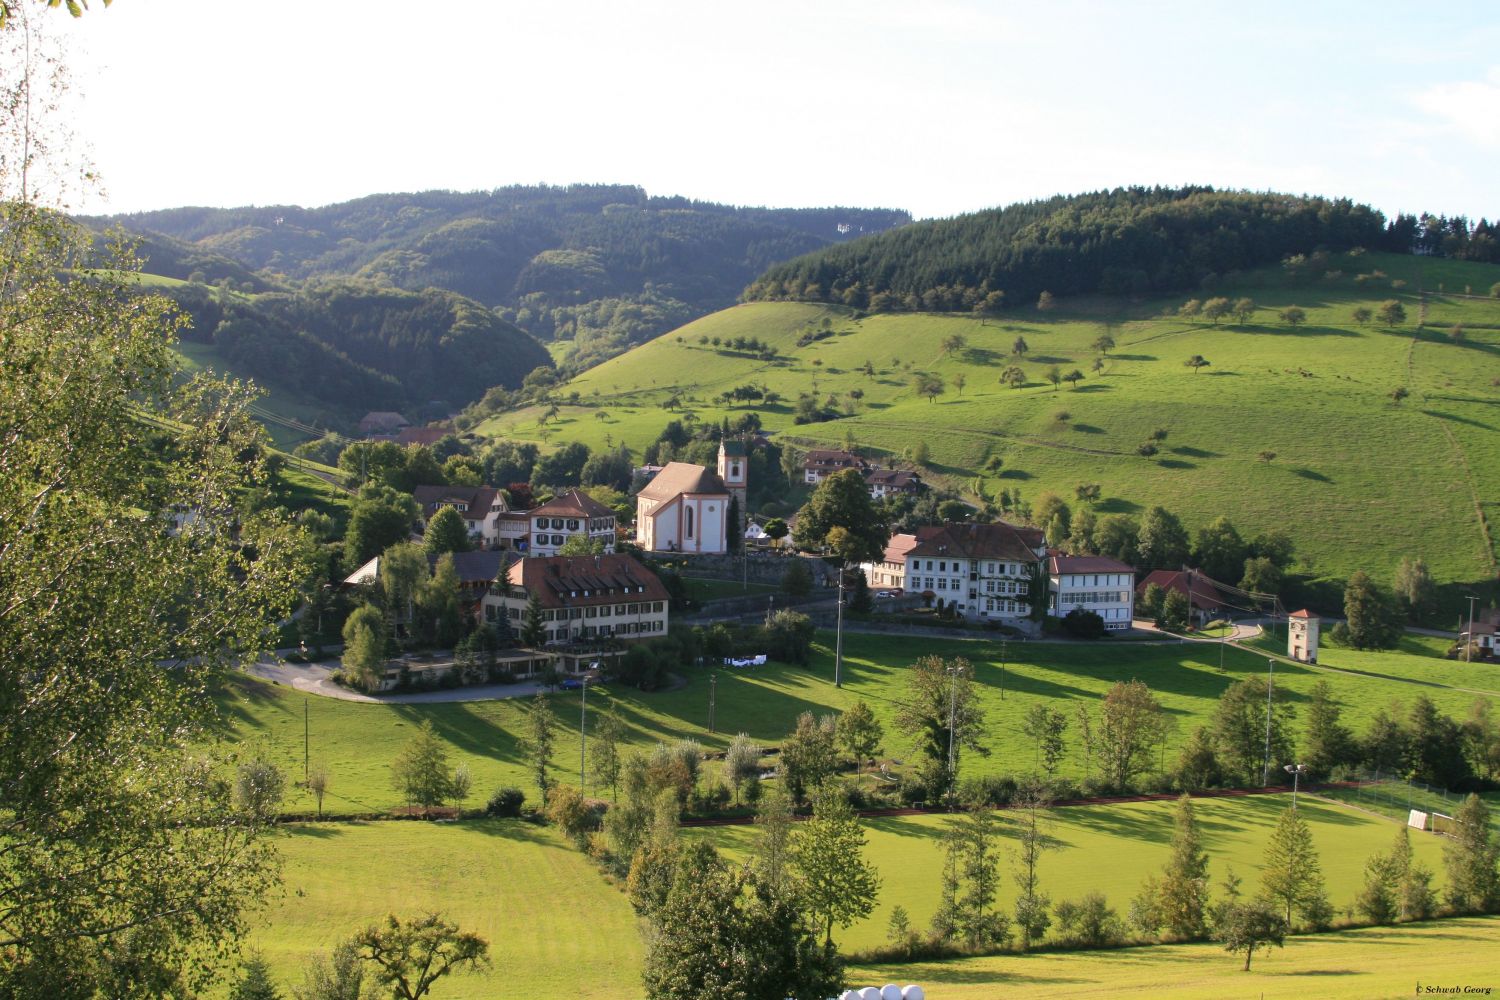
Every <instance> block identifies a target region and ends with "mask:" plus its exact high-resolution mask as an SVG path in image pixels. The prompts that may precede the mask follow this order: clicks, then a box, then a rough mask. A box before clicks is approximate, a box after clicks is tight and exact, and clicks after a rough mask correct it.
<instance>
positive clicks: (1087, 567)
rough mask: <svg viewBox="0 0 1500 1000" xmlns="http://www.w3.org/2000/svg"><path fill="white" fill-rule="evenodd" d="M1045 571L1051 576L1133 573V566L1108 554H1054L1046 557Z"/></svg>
mask: <svg viewBox="0 0 1500 1000" xmlns="http://www.w3.org/2000/svg"><path fill="white" fill-rule="evenodd" d="M1047 572H1048V573H1050V574H1052V575H1053V576H1062V575H1063V574H1064V573H1134V572H1135V567H1134V566H1129V565H1126V564H1125V563H1122V562H1120V560H1118V559H1110V558H1109V557H1108V556H1061V555H1054V556H1048V557H1047Z"/></svg>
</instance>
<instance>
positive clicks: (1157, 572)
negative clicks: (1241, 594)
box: [1135, 569, 1230, 611]
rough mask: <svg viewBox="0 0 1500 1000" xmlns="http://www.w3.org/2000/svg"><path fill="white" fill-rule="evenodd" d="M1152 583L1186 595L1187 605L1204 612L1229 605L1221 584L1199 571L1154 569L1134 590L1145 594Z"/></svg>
mask: <svg viewBox="0 0 1500 1000" xmlns="http://www.w3.org/2000/svg"><path fill="white" fill-rule="evenodd" d="M1153 583H1154V584H1156V585H1157V586H1158V587H1161V588H1162V589H1163V590H1175V591H1177V592H1178V593H1179V594H1186V595H1187V599H1188V603H1190V604H1191V605H1192V606H1193V607H1195V608H1201V609H1203V610H1205V611H1208V610H1212V609H1214V608H1222V607H1226V606H1228V605H1229V603H1230V601H1229V598H1228V597H1226V596H1225V592H1224V590H1223V589H1221V588H1222V587H1223V584H1221V583H1219V582H1218V581H1217V580H1214V579H1212V578H1210V577H1208V576H1206V575H1204V573H1203V572H1202V571H1201V570H1195V569H1188V570H1170V569H1154V570H1152V571H1151V572H1150V573H1147V574H1146V578H1145V579H1144V580H1142V581H1141V582H1140V583H1138V584H1136V588H1135V589H1136V590H1137V591H1139V592H1140V593H1141V594H1145V593H1146V588H1147V587H1149V586H1151V585H1152V584H1153Z"/></svg>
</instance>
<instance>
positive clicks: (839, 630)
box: [833, 560, 844, 688]
mask: <svg viewBox="0 0 1500 1000" xmlns="http://www.w3.org/2000/svg"><path fill="white" fill-rule="evenodd" d="M833 636H834V638H833V686H834V687H836V688H841V687H843V686H844V562H843V560H840V561H839V610H838V624H837V625H836V626H835V628H834V633H833Z"/></svg>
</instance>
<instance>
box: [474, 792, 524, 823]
mask: <svg viewBox="0 0 1500 1000" xmlns="http://www.w3.org/2000/svg"><path fill="white" fill-rule="evenodd" d="M525 802H526V793H525V792H523V791H521V790H520V789H519V788H500V789H496V791H495V794H494V795H491V796H490V800H489V801H488V802H486V803H485V805H484V814H485V815H486V816H503V817H514V816H519V815H521V806H522V805H523V804H524V803H525Z"/></svg>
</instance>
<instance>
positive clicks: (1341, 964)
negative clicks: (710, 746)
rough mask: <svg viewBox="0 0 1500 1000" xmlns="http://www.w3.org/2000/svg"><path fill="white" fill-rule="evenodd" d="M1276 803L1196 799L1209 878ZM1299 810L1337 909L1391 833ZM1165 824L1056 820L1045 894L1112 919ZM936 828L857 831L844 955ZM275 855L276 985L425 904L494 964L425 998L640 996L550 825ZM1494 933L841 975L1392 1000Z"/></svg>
mask: <svg viewBox="0 0 1500 1000" xmlns="http://www.w3.org/2000/svg"><path fill="white" fill-rule="evenodd" d="M1286 798H1287V797H1286V796H1274V797H1262V798H1253V799H1240V800H1200V801H1199V802H1198V803H1197V810H1198V818H1199V822H1200V825H1201V827H1202V828H1203V831H1204V836H1205V845H1206V847H1207V849H1208V850H1209V852H1210V853H1211V855H1212V856H1213V863H1212V868H1213V876H1214V878H1215V879H1217V878H1219V877H1220V876H1221V874H1222V873H1223V871H1224V870H1225V869H1226V867H1228V866H1230V865H1232V866H1233V867H1234V869H1235V871H1236V872H1237V873H1238V874H1240V875H1241V876H1243V877H1244V878H1245V889H1246V890H1253V888H1254V887H1255V886H1256V885H1257V884H1258V876H1257V873H1256V867H1257V865H1258V863H1259V861H1260V857H1261V854H1262V853H1263V851H1264V846H1265V840H1266V837H1267V835H1268V834H1269V831H1270V827H1271V825H1272V824H1273V823H1274V819H1275V815H1276V813H1277V811H1278V810H1279V809H1280V808H1283V807H1284V805H1285V800H1286ZM1301 808H1302V809H1303V810H1304V815H1305V818H1306V819H1307V820H1308V823H1309V826H1310V827H1311V829H1312V832H1313V838H1314V842H1315V843H1316V844H1317V846H1318V848H1319V850H1320V852H1321V854H1322V862H1323V869H1324V873H1325V875H1326V877H1327V881H1328V887H1329V894H1330V896H1331V898H1332V900H1333V902H1334V904H1335V905H1336V906H1340V907H1341V906H1342V905H1343V904H1344V903H1346V902H1347V901H1348V899H1349V898H1350V897H1352V895H1353V893H1354V892H1355V891H1356V889H1357V886H1358V884H1359V881H1360V877H1361V871H1362V866H1363V863H1364V860H1365V858H1366V857H1367V856H1368V854H1370V853H1373V852H1375V851H1386V850H1388V849H1389V847H1390V842H1391V839H1392V837H1393V836H1394V832H1395V830H1396V824H1394V823H1391V822H1387V821H1384V820H1380V819H1376V818H1372V817H1369V816H1366V815H1363V814H1361V813H1358V812H1356V811H1353V810H1349V809H1343V808H1338V807H1334V806H1330V805H1327V804H1323V803H1318V802H1314V801H1311V800H1309V799H1307V798H1303V799H1302V800H1301ZM1171 815H1172V804H1171V803H1140V804H1133V805H1127V806H1119V807H1077V808H1065V809H1058V810H1055V811H1054V814H1053V819H1054V823H1053V828H1052V834H1053V835H1054V836H1055V837H1057V838H1058V840H1059V841H1060V842H1061V843H1062V845H1063V849H1062V850H1059V851H1054V852H1051V853H1049V854H1046V855H1044V859H1043V862H1042V878H1043V888H1044V890H1045V891H1047V892H1048V893H1049V894H1050V895H1051V897H1052V899H1053V900H1054V901H1058V900H1062V899H1073V898H1077V897H1079V896H1081V895H1083V893H1085V892H1088V891H1090V890H1092V889H1099V890H1101V891H1103V892H1104V893H1105V894H1106V895H1107V897H1108V898H1109V901H1110V903H1111V904H1112V905H1114V906H1115V907H1116V908H1117V909H1118V910H1121V911H1123V910H1124V909H1125V908H1126V906H1127V905H1128V901H1129V898H1130V896H1131V895H1133V894H1134V893H1135V891H1136V890H1137V889H1138V888H1139V882H1140V879H1141V878H1142V877H1143V876H1144V875H1145V874H1146V872H1148V871H1151V870H1154V869H1156V868H1159V867H1160V865H1161V864H1162V863H1163V861H1164V860H1165V859H1166V856H1167V839H1168V838H1169V837H1170V833H1171ZM942 823H943V820H942V819H941V818H938V817H915V818H900V819H889V820H877V821H873V822H870V823H867V825H866V829H867V832H868V833H869V841H870V842H869V847H868V848H867V851H868V856H869V857H871V858H872V859H873V860H875V861H876V863H877V864H878V865H879V866H880V867H881V869H882V874H883V878H884V885H883V887H882V891H881V901H880V904H879V906H878V907H877V909H876V911H875V913H874V914H873V915H872V917H871V918H870V919H868V920H866V921H863V922H861V923H860V924H858V925H856V926H855V927H853V928H851V929H850V930H849V931H847V932H844V933H842V934H840V935H839V941H840V943H841V945H843V946H845V947H859V946H861V945H864V944H876V943H879V941H880V940H881V939H882V938H883V936H884V924H885V920H886V919H887V916H888V913H889V909H890V907H891V906H893V905H895V903H896V902H904V905H906V906H907V908H908V909H909V910H910V911H911V914H912V917H913V919H914V920H916V921H918V922H925V920H926V919H927V918H928V917H930V915H931V910H932V907H933V905H934V904H935V902H936V886H937V881H938V871H937V868H938V858H939V851H940V848H939V845H938V844H937V841H936V836H935V835H936V833H937V832H938V830H939V829H940V828H941V826H942ZM752 834H753V828H752V827H733V828H719V829H716V830H712V831H705V830H692V831H688V835H689V836H711V837H712V838H713V839H714V841H715V842H716V843H718V844H719V846H721V847H722V848H724V849H725V850H727V851H728V852H729V853H730V854H732V855H738V854H743V852H744V850H745V846H746V843H747V841H748V838H749V837H750V836H751V835H752ZM1006 839H1007V840H1009V837H1008V836H1007V838H1006ZM1412 844H1413V848H1414V851H1415V855H1416V857H1417V858H1418V859H1419V860H1420V861H1422V862H1424V863H1425V864H1427V865H1429V866H1431V867H1432V868H1433V869H1434V870H1436V871H1438V872H1439V873H1441V867H1442V866H1441V857H1440V853H1441V852H1440V844H1439V843H1438V841H1437V839H1436V838H1434V837H1432V836H1429V835H1423V834H1417V835H1415V836H1414V837H1413V841H1412ZM276 846H277V848H278V849H279V851H280V853H281V855H282V858H283V859H284V861H285V886H286V893H285V895H284V896H283V897H282V899H280V900H279V901H276V902H274V903H273V905H272V906H271V907H270V908H269V909H268V911H267V912H266V913H265V914H264V916H263V918H262V919H261V921H260V924H259V928H258V929H257V930H256V931H255V932H254V934H253V936H252V938H251V940H250V942H249V943H250V946H251V947H253V948H257V949H260V950H261V951H262V952H263V953H264V955H265V956H266V958H267V959H268V960H269V962H270V963H271V966H272V971H273V975H274V976H275V978H276V979H277V980H278V981H279V982H280V983H281V984H282V985H283V986H290V985H292V984H295V983H298V982H300V980H301V974H302V968H303V965H304V963H305V962H306V961H307V959H308V958H310V957H311V956H313V955H315V954H318V953H326V951H327V950H328V949H329V948H331V947H332V946H333V944H334V943H335V942H337V941H338V940H339V939H341V938H343V937H347V936H348V935H349V934H351V933H352V932H354V931H355V930H357V929H358V928H360V927H362V926H364V925H366V924H368V923H371V922H373V921H376V920H379V919H381V918H383V917H384V916H385V914H386V913H397V914H401V915H411V914H416V913H420V912H423V911H425V910H429V909H431V910H438V911H440V912H442V913H444V914H445V915H446V916H447V917H448V918H449V919H451V920H455V921H457V922H458V923H459V924H460V926H462V927H465V928H466V929H471V930H475V931H477V932H478V933H480V934H481V935H483V936H484V937H485V938H487V939H488V940H489V941H490V955H491V958H492V960H493V967H492V969H491V970H490V971H489V972H488V973H486V974H483V975H478V976H467V975H466V976H454V977H450V978H448V979H446V980H443V981H442V982H441V983H440V984H439V985H438V987H437V988H436V989H435V990H434V991H433V996H434V997H435V998H443V997H501V996H536V997H543V996H546V997H553V996H579V997H619V996H634V995H637V994H638V993H639V989H640V987H639V976H640V965H641V962H642V959H643V956H644V949H643V945H642V942H641V938H640V935H639V932H638V930H637V926H636V920H635V917H634V915H633V914H632V913H631V911H630V906H629V904H628V903H627V902H626V900H625V896H624V894H623V893H622V892H621V891H620V890H619V889H617V888H615V887H613V886H610V885H609V884H607V883H606V882H605V881H604V879H603V878H602V877H601V876H600V875H599V873H598V872H597V870H595V868H594V867H593V865H592V864H591V863H590V862H589V861H588V860H587V859H586V858H585V857H584V856H583V855H582V854H580V853H579V852H578V851H577V850H575V849H573V848H572V847H571V846H568V845H566V844H565V843H564V842H563V841H562V839H561V838H560V837H558V836H557V835H556V834H555V833H554V832H553V831H551V830H549V829H546V828H539V827H535V826H531V825H529V824H527V823H524V822H521V821H518V820H495V821H477V822H476V821H470V822H464V823H441V824H434V823H371V824H316V825H312V824H309V825H293V826H289V827H286V828H283V829H281V830H279V831H278V832H277V833H276ZM1122 862H1123V863H1122ZM1438 881H1439V883H1441V882H1442V875H1441V874H1439V876H1438ZM1013 900H1014V889H1013V887H1012V886H1010V885H1009V884H1008V882H1007V885H1006V886H1005V887H1004V888H1003V890H1002V892H1001V895H1000V904H1001V905H1002V906H1004V907H1007V908H1008V907H1009V906H1010V905H1011V903H1012V902H1013ZM563 902H565V904H566V905H559V903H563ZM1497 939H1500V920H1497V919H1496V918H1489V919H1487V920H1484V919H1474V920H1462V921H1443V922H1440V923H1436V924H1429V925H1422V926H1406V927H1392V928H1380V929H1373V930H1369V931H1355V932H1346V933H1344V934H1339V935H1317V936H1312V937H1307V938H1292V939H1289V940H1288V942H1287V946H1286V948H1285V949H1284V950H1282V951H1278V952H1276V953H1274V954H1273V955H1271V956H1261V957H1257V958H1256V960H1255V964H1254V968H1253V971H1252V973H1251V976H1250V977H1244V976H1243V974H1241V973H1239V965H1240V963H1239V962H1238V961H1237V960H1235V959H1234V958H1233V957H1231V956H1229V955H1226V954H1224V952H1223V951H1222V950H1221V949H1220V948H1218V947H1217V946H1214V945H1182V946H1173V947H1169V948H1133V949H1129V950H1125V951H1113V952H1094V953H1088V952H1084V953H1066V952H1065V953H1054V954H1042V955H1030V956H1019V955H1006V956H1002V957H994V958H984V959H969V960H963V961H949V962H942V963H917V964H913V965H905V966H883V967H878V968H863V969H853V970H851V975H850V982H851V983H852V984H854V985H869V984H871V983H873V984H876V985H879V984H881V983H885V982H890V981H892V980H894V981H897V982H901V983H909V982H916V983H921V984H923V985H924V986H926V987H928V991H929V995H931V996H935V997H936V996H945V997H948V996H958V997H975V998H978V997H990V996H995V995H996V992H995V991H996V990H997V989H1002V988H1003V990H1004V992H1005V995H1007V996H1009V995H1010V993H1011V990H1012V988H1022V989H1032V990H1035V991H1036V992H1035V994H1034V995H1038V996H1043V995H1050V994H1048V993H1047V987H1048V986H1051V987H1052V988H1053V989H1054V990H1055V989H1061V988H1064V986H1066V987H1067V988H1068V989H1070V990H1071V989H1072V988H1073V986H1074V985H1075V984H1076V985H1079V986H1082V985H1085V984H1090V983H1092V984H1095V985H1094V992H1098V993H1100V994H1101V995H1103V992H1104V991H1103V987H1102V983H1101V982H1100V977H1102V976H1104V975H1105V973H1106V969H1111V968H1112V969H1113V970H1114V976H1115V977H1125V978H1124V979H1123V980H1121V981H1120V983H1119V985H1120V987H1121V988H1126V989H1128V990H1129V991H1133V992H1142V991H1144V990H1145V987H1146V982H1147V978H1148V977H1147V970H1149V974H1150V975H1151V976H1155V977H1157V990H1156V991H1154V992H1151V993H1150V995H1154V996H1160V995H1166V994H1163V993H1162V992H1161V983H1162V980H1163V979H1166V980H1170V981H1171V982H1173V983H1174V984H1177V985H1180V986H1182V987H1184V992H1183V994H1182V995H1184V996H1203V997H1207V996H1224V995H1230V994H1227V993H1225V992H1224V991H1225V990H1228V989H1231V988H1233V987H1235V986H1244V984H1245V982H1246V980H1247V979H1253V981H1254V983H1255V986H1254V989H1255V990H1256V991H1259V990H1261V989H1265V990H1266V991H1267V995H1271V996H1292V995H1303V996H1305V995H1307V994H1306V993H1296V992H1295V991H1294V990H1293V989H1292V987H1293V986H1294V985H1298V984H1300V985H1302V986H1304V987H1305V985H1306V982H1305V980H1303V979H1302V976H1303V975H1308V974H1311V972H1312V970H1324V974H1331V972H1332V970H1343V971H1342V972H1341V973H1339V978H1338V979H1336V980H1332V982H1334V983H1336V984H1338V985H1339V986H1340V987H1344V986H1347V987H1349V989H1348V990H1346V991H1343V992H1337V993H1332V994H1328V995H1337V996H1361V997H1364V996H1375V995H1387V994H1386V993H1385V992H1383V990H1384V984H1386V983H1388V982H1389V981H1390V980H1389V977H1390V976H1391V975H1392V974H1393V973H1394V971H1395V970H1394V969H1393V967H1392V966H1391V964H1390V963H1389V962H1375V963H1373V964H1370V963H1366V962H1365V961H1364V959H1365V958H1366V957H1373V956H1370V955H1367V952H1369V951H1370V950H1371V947H1372V945H1374V944H1375V943H1376V942H1379V943H1380V944H1381V945H1384V946H1386V947H1387V948H1388V949H1389V945H1390V944H1391V943H1402V944H1409V945H1411V946H1413V947H1421V948H1422V949H1423V952H1422V954H1423V959H1422V963H1423V967H1422V970H1421V974H1422V976H1423V978H1424V979H1431V980H1433V981H1436V980H1437V979H1438V978H1439V977H1444V981H1448V980H1451V979H1452V977H1454V976H1462V975H1463V974H1465V973H1466V972H1468V971H1470V970H1472V971H1474V972H1478V971H1480V970H1481V969H1482V968H1485V967H1484V966H1480V965H1474V964H1472V961H1473V960H1472V954H1471V953H1473V952H1479V953H1487V951H1492V950H1493V943H1492V942H1494V941H1496V940H1497ZM1362 942H1363V944H1364V947H1363V948H1361V943H1362ZM1455 943H1456V944H1457V947H1456V948H1454V949H1453V950H1448V948H1449V945H1451V944H1455ZM1389 950H1395V949H1389ZM1408 962H1409V959H1408ZM1356 969H1358V970H1362V971H1360V972H1355V971H1354V970H1356ZM1401 972H1402V975H1403V976H1405V977H1406V979H1405V980H1403V982H1405V981H1407V980H1409V979H1410V978H1411V977H1412V976H1414V975H1416V974H1417V970H1413V969H1412V968H1410V966H1409V965H1408V966H1407V967H1404V968H1403V969H1402V970H1401ZM1231 974H1233V975H1231ZM1184 977H1186V978H1184ZM1346 977H1347V978H1346ZM1105 981H1107V982H1110V983H1111V984H1112V985H1113V984H1114V983H1115V979H1109V980H1105ZM1469 981H1471V982H1482V981H1483V980H1473V979H1471V980H1469ZM1210 984H1213V985H1214V986H1216V987H1217V989H1218V991H1219V992H1215V991H1214V990H1213V989H1210ZM939 986H941V987H942V991H941V993H940V992H939V990H938V989H937V987H939ZM980 986H983V987H984V989H979V987H980ZM1278 987H1279V988H1280V989H1279V990H1278ZM1407 988H1408V989H1409V988H1410V987H1409V986H1407ZM1320 995H1323V994H1320Z"/></svg>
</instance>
